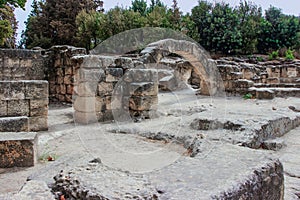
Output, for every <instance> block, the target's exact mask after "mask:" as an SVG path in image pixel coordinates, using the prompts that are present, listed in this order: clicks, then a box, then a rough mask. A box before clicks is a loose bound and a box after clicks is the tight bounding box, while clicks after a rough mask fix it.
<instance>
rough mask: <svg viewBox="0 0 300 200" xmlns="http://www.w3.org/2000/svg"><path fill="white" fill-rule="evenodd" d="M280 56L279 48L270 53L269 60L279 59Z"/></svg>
mask: <svg viewBox="0 0 300 200" xmlns="http://www.w3.org/2000/svg"><path fill="white" fill-rule="evenodd" d="M278 56H279V52H278V50H277V51H272V52H271V53H270V54H269V60H274V59H277V58H278Z"/></svg>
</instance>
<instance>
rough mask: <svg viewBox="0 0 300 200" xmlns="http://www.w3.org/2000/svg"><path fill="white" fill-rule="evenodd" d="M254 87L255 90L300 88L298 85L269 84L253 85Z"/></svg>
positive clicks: (299, 84)
mask: <svg viewBox="0 0 300 200" xmlns="http://www.w3.org/2000/svg"><path fill="white" fill-rule="evenodd" d="M254 87H256V88H262V87H264V88H268V87H271V88H300V83H270V84H263V83H254Z"/></svg>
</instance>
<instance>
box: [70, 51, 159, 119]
mask: <svg viewBox="0 0 300 200" xmlns="http://www.w3.org/2000/svg"><path fill="white" fill-rule="evenodd" d="M73 61H74V63H75V66H76V68H78V69H79V70H78V73H77V74H76V76H75V82H76V87H75V90H74V92H75V93H74V94H75V99H74V109H75V115H74V116H75V120H76V122H78V123H92V122H96V121H108V120H113V119H115V120H128V119H130V118H132V117H145V118H148V117H150V115H151V114H152V113H153V112H155V110H156V109H157V103H158V98H157V94H158V78H157V71H156V70H153V69H144V67H141V65H140V63H138V64H139V65H137V63H136V62H134V61H132V59H131V58H126V57H108V56H96V55H90V56H77V57H74V58H73Z"/></svg>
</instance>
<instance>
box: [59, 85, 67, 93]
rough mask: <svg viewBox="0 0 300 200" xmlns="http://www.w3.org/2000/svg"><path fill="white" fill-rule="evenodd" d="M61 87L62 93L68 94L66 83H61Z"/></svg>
mask: <svg viewBox="0 0 300 200" xmlns="http://www.w3.org/2000/svg"><path fill="white" fill-rule="evenodd" d="M59 87H60V94H66V93H67V89H66V85H64V84H60V85H59Z"/></svg>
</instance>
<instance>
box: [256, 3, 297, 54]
mask: <svg viewBox="0 0 300 200" xmlns="http://www.w3.org/2000/svg"><path fill="white" fill-rule="evenodd" d="M299 29H300V27H299V19H297V18H296V17H295V16H288V15H284V14H283V13H282V11H281V9H279V8H276V7H272V6H271V7H270V8H269V9H268V10H266V13H265V18H264V19H262V20H261V22H260V32H259V37H258V41H259V42H258V46H257V47H258V50H259V52H260V53H266V52H272V51H274V50H278V49H280V48H282V47H286V48H292V47H294V46H295V45H296V44H297V41H298V35H297V33H298V32H299Z"/></svg>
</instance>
